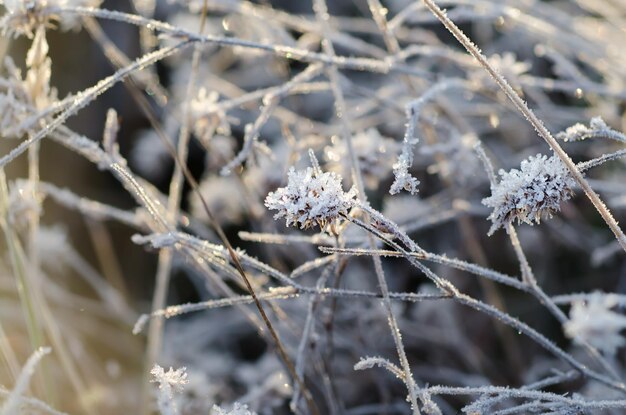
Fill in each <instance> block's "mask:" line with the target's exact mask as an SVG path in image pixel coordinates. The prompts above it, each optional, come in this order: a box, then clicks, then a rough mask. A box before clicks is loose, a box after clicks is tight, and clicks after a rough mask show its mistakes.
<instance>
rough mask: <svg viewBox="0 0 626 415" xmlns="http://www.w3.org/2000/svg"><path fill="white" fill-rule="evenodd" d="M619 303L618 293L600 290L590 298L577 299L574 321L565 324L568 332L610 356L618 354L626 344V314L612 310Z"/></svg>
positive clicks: (572, 315)
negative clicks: (622, 332) (625, 331)
mask: <svg viewBox="0 0 626 415" xmlns="http://www.w3.org/2000/svg"><path fill="white" fill-rule="evenodd" d="M617 304H618V298H617V296H615V295H610V294H603V293H599V292H595V293H593V294H592V295H591V296H589V297H588V298H587V300H586V301H585V300H579V301H575V302H574V303H573V304H572V308H571V309H570V321H568V322H566V323H565V324H564V327H563V328H564V330H565V334H566V335H567V336H568V337H569V338H571V339H574V342H576V343H580V342H581V340H584V341H585V342H587V343H589V344H591V345H592V346H594V347H596V348H597V349H599V350H601V351H603V352H605V353H607V354H609V355H613V354H615V351H616V350H617V349H618V348H619V347H621V346H623V345H624V344H626V341H625V340H624V337H623V336H622V335H621V334H620V331H622V330H623V329H624V328H626V316H623V315H621V314H618V313H616V312H615V311H612V310H611V309H612V308H613V307H615V306H616V305H617Z"/></svg>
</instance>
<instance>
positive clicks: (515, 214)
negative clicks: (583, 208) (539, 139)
mask: <svg viewBox="0 0 626 415" xmlns="http://www.w3.org/2000/svg"><path fill="white" fill-rule="evenodd" d="M500 176H501V180H500V183H498V184H497V185H495V186H493V188H492V190H491V196H490V197H488V198H485V199H483V204H484V205H485V206H488V207H491V208H493V212H492V213H491V215H489V217H488V219H490V220H491V221H492V222H493V224H492V225H491V229H489V235H491V234H493V233H494V232H495V231H496V230H498V228H501V227H503V228H506V227H507V226H508V225H509V224H510V223H512V222H513V221H514V220H515V219H517V222H518V223H521V222H525V223H528V224H531V225H532V224H533V221H534V222H536V223H539V222H540V221H541V218H542V217H543V218H546V217H548V218H549V217H552V215H553V214H554V213H555V212H558V211H559V210H560V204H561V202H562V201H564V200H568V199H569V198H570V197H571V196H572V193H573V190H572V189H573V187H574V184H575V181H574V179H573V178H572V177H571V175H570V174H569V171H568V170H567V168H566V167H565V165H564V164H563V163H562V162H561V160H560V159H559V158H558V157H556V156H552V157H547V156H545V155H540V154H537V156H535V157H533V156H531V157H529V158H528V159H527V160H524V161H522V163H521V165H520V170H517V169H512V170H511V171H508V172H505V171H503V170H500Z"/></svg>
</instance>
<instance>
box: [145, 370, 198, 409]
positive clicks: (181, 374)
mask: <svg viewBox="0 0 626 415" xmlns="http://www.w3.org/2000/svg"><path fill="white" fill-rule="evenodd" d="M150 374H151V375H152V376H153V379H152V380H151V382H154V383H158V384H159V394H158V397H157V403H158V405H159V411H160V412H161V414H162V415H177V414H178V413H179V411H178V408H177V406H176V403H175V401H174V393H180V392H182V391H183V389H184V387H185V385H186V384H187V383H188V382H189V381H188V380H187V372H186V368H184V367H181V368H180V369H176V370H174V369H172V368H171V367H170V368H169V370H168V371H167V372H166V371H165V369H163V368H162V367H161V366H159V365H157V364H155V365H154V367H153V368H152V370H151V371H150Z"/></svg>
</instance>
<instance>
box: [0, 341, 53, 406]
mask: <svg viewBox="0 0 626 415" xmlns="http://www.w3.org/2000/svg"><path fill="white" fill-rule="evenodd" d="M51 351H52V349H51V348H49V347H40V348H39V349H37V350H36V351H35V352H34V353H33V354H32V355H31V356H30V357H29V358H28V361H27V362H26V364H25V365H24V367H23V368H22V372H21V373H20V376H19V377H18V378H17V381H16V382H15V386H14V387H13V390H12V391H11V393H10V394H9V396H8V397H7V398H6V400H5V401H4V404H3V405H2V408H0V414H2V415H13V414H16V413H18V411H19V408H18V406H19V404H20V399H21V396H22V395H23V394H24V392H26V390H27V389H28V383H29V382H30V379H31V378H32V376H33V374H34V373H35V368H36V366H37V364H39V362H40V361H41V359H42V358H43V357H44V356H45V355H47V354H49V353H50V352H51Z"/></svg>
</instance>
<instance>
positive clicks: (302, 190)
mask: <svg viewBox="0 0 626 415" xmlns="http://www.w3.org/2000/svg"><path fill="white" fill-rule="evenodd" d="M312 159H313V164H314V166H315V167H314V168H311V167H308V168H307V169H306V170H304V171H296V170H295V169H294V168H293V167H291V168H290V169H289V173H288V180H287V186H286V187H280V188H278V189H277V190H276V191H275V192H270V194H268V195H267V198H265V206H267V208H268V209H270V210H277V211H278V213H276V214H275V215H274V219H278V218H282V217H285V218H286V219H287V226H291V225H298V224H299V225H300V228H301V229H307V228H310V227H312V226H315V225H316V224H317V225H319V226H320V228H322V229H324V228H325V227H326V225H331V226H332V225H334V223H335V222H336V220H337V219H338V217H339V215H341V214H344V215H345V214H347V213H348V210H349V209H350V208H351V207H352V205H353V202H354V198H355V197H356V189H355V188H354V187H353V188H352V189H350V191H348V192H344V191H343V188H342V187H341V176H339V175H338V174H336V173H332V172H330V173H329V172H326V173H323V172H322V171H321V170H320V168H319V166H318V165H317V160H316V159H315V158H314V156H313V157H312Z"/></svg>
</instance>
